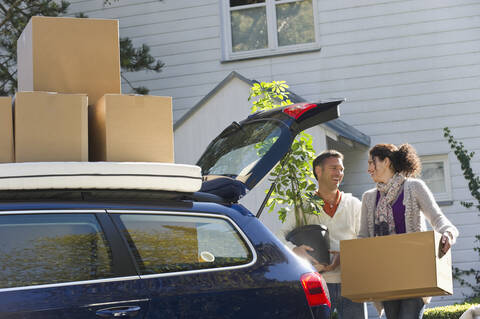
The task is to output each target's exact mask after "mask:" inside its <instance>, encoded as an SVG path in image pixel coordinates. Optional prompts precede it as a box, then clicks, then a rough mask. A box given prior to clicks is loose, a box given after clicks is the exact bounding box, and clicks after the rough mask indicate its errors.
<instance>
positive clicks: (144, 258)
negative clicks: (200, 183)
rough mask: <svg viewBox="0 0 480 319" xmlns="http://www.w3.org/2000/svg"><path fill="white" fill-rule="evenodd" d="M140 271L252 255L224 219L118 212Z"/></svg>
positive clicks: (226, 262) (216, 264) (244, 259)
mask: <svg viewBox="0 0 480 319" xmlns="http://www.w3.org/2000/svg"><path fill="white" fill-rule="evenodd" d="M119 219H120V221H121V223H122V224H123V225H124V227H125V233H126V237H127V240H128V242H129V245H130V248H131V249H132V251H133V252H134V255H135V257H136V260H137V263H138V265H139V268H140V271H141V274H142V275H149V274H159V273H168V272H177V271H187V270H198V269H209V268H220V267H228V266H237V265H243V264H247V263H249V262H250V261H252V258H253V255H252V252H251V250H250V248H249V247H248V245H247V243H246V242H245V240H244V239H243V238H242V236H241V235H240V233H239V232H238V231H237V230H236V229H235V227H234V226H233V225H232V224H231V223H230V222H229V221H227V220H225V219H223V218H216V217H205V216H198V217H197V216H185V215H166V214H121V215H119Z"/></svg>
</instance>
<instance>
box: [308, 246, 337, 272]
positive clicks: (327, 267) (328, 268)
mask: <svg viewBox="0 0 480 319" xmlns="http://www.w3.org/2000/svg"><path fill="white" fill-rule="evenodd" d="M329 252H330V254H332V258H331V263H330V265H324V264H314V265H313V266H314V267H315V268H316V269H317V271H318V272H326V271H332V270H335V269H337V267H338V266H340V252H339V251H335V250H330V251H329Z"/></svg>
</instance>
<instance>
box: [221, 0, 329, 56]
mask: <svg viewBox="0 0 480 319" xmlns="http://www.w3.org/2000/svg"><path fill="white" fill-rule="evenodd" d="M300 1H304V0H265V3H264V4H262V3H260V4H259V3H255V4H250V5H245V6H239V7H233V8H230V2H229V0H221V1H220V5H221V9H220V12H221V27H222V32H221V45H222V57H221V62H229V61H236V60H245V59H252V58H261V57H268V56H275V55H285V54H293V53H304V52H309V51H319V50H320V36H319V27H318V4H317V0H312V10H313V12H312V14H313V26H314V32H315V40H314V42H311V43H302V44H294V45H288V46H282V47H280V46H278V37H277V13H276V10H275V6H276V5H280V4H285V3H293V2H300ZM258 7H265V8H266V20H267V45H268V47H267V48H265V49H257V50H250V51H242V52H233V48H232V31H231V30H232V29H231V28H232V24H231V15H230V12H231V11H238V10H242V9H251V8H258Z"/></svg>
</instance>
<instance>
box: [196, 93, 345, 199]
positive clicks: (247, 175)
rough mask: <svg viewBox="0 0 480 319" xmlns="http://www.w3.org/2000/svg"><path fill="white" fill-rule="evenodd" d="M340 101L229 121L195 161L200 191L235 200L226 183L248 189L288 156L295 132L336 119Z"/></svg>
mask: <svg viewBox="0 0 480 319" xmlns="http://www.w3.org/2000/svg"><path fill="white" fill-rule="evenodd" d="M343 101H344V100H332V101H322V102H318V103H298V104H292V105H288V106H285V107H281V108H276V109H273V110H269V111H260V112H257V113H255V114H252V115H250V116H249V117H248V118H247V119H245V120H243V121H241V122H233V123H232V124H231V125H230V126H228V127H227V128H226V129H224V130H223V131H222V132H221V133H220V135H219V136H218V137H217V138H215V139H214V140H213V141H212V142H211V143H210V144H209V145H208V147H207V149H206V151H205V152H204V153H203V155H202V156H201V157H200V159H199V160H198V162H197V165H198V166H200V167H201V168H202V175H203V178H204V187H202V191H204V192H210V193H213V194H216V195H219V196H221V197H223V198H225V199H229V200H235V198H236V199H238V197H239V196H232V194H229V191H228V190H227V189H226V187H225V186H227V184H229V182H228V181H232V182H231V183H230V184H236V185H237V187H233V188H236V189H238V188H239V187H240V188H241V187H243V188H246V190H251V189H252V188H253V187H255V185H257V184H258V183H259V182H260V181H261V180H262V178H263V177H265V176H266V175H267V174H268V173H269V172H270V171H271V170H272V169H273V168H274V167H275V165H276V164H277V163H278V162H280V160H281V159H282V158H283V157H284V156H285V155H286V154H287V153H288V151H289V150H290V147H291V145H292V142H293V140H294V138H295V136H296V135H297V134H298V133H300V132H301V131H304V130H306V129H308V128H311V127H313V126H315V125H318V124H321V123H324V122H327V121H330V120H333V119H336V118H338V116H339V104H340V103H342V102H343ZM219 177H220V179H219ZM215 180H216V181H215ZM214 181H215V182H214ZM230 186H231V185H230ZM227 188H228V187H227ZM230 189H232V187H230ZM240 196H241V194H240Z"/></svg>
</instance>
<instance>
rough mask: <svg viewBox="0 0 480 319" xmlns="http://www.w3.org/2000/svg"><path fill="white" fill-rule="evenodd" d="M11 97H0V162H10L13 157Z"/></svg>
mask: <svg viewBox="0 0 480 319" xmlns="http://www.w3.org/2000/svg"><path fill="white" fill-rule="evenodd" d="M13 155H14V154H13V119H12V98H11V97H0V163H11V162H13V161H14V157H13Z"/></svg>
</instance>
